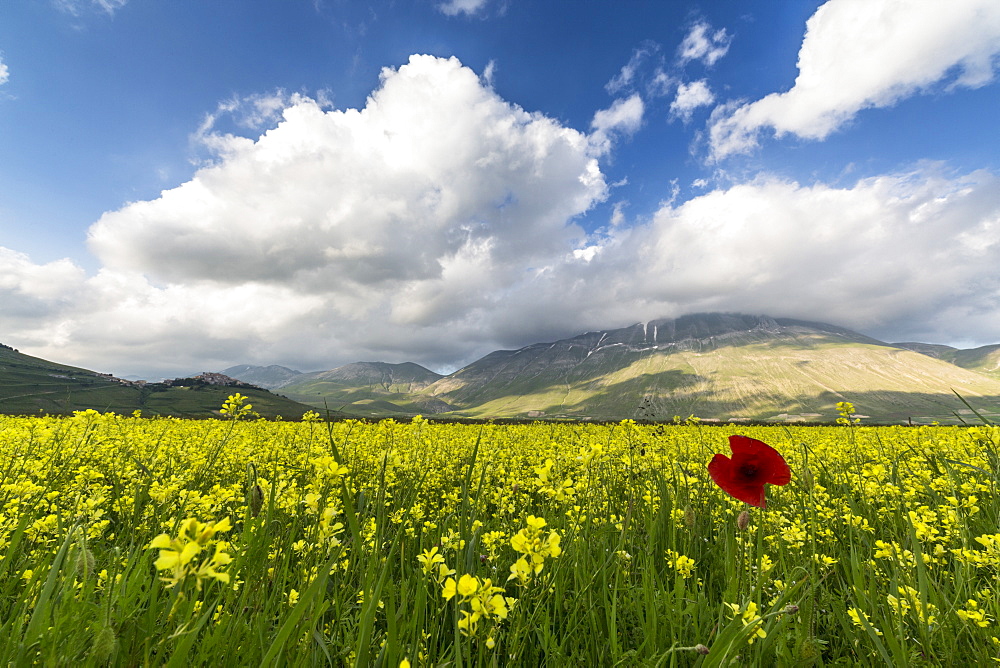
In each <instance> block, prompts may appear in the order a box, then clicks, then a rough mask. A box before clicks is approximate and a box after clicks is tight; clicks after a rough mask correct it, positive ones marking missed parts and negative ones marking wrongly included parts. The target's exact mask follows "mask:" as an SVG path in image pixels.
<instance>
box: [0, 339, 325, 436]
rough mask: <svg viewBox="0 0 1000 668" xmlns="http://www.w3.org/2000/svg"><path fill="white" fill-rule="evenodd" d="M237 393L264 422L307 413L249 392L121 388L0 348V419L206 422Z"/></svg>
mask: <svg viewBox="0 0 1000 668" xmlns="http://www.w3.org/2000/svg"><path fill="white" fill-rule="evenodd" d="M237 391H238V392H240V393H241V394H243V395H244V396H247V397H249V399H250V403H252V404H253V408H254V410H255V411H256V412H258V413H259V414H260V415H263V416H264V417H275V416H277V415H281V416H284V417H287V418H298V417H301V416H302V414H303V413H304V412H305V411H307V410H309V408H310V407H309V406H304V405H302V404H300V403H298V402H295V401H293V400H291V399H287V398H284V397H280V396H277V395H274V394H271V393H270V392H267V391H265V390H257V389H253V388H245V387H241V388H233V387H225V386H218V385H204V386H199V385H191V386H186V387H165V386H161V385H159V384H147V385H146V386H145V387H140V386H137V385H135V384H124V383H122V382H120V381H119V380H117V379H115V378H112V377H110V376H106V375H102V374H99V373H95V372H93V371H88V370H86V369H79V368H77V367H71V366H66V365H63V364H57V363H55V362H49V361H48V360H43V359H40V358H37V357H31V356H30V355H24V354H22V353H19V352H16V351H14V350H12V349H11V348H8V347H6V346H3V347H0V413H5V414H12V415H37V414H39V413H40V412H41V413H50V414H69V413H72V412H73V411H78V410H87V409H91V408H92V409H94V410H97V411H101V412H102V413H103V412H109V411H110V412H114V413H119V414H130V413H132V412H133V411H135V410H141V411H142V413H143V415H175V416H178V417H210V416H212V415H215V414H217V411H218V409H219V407H220V406H222V403H223V402H224V401H225V400H226V397H228V396H229V395H230V394H233V393H234V392H237Z"/></svg>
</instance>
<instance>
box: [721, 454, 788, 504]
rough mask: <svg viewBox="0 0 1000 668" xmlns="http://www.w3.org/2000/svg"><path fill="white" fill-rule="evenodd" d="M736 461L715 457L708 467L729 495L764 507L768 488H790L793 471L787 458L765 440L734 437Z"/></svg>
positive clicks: (722, 456) (734, 456) (734, 457)
mask: <svg viewBox="0 0 1000 668" xmlns="http://www.w3.org/2000/svg"><path fill="white" fill-rule="evenodd" d="M729 449H730V450H732V451H733V458H732V459H730V458H729V457H726V456H725V455H715V457H713V458H712V461H711V462H709V464H708V474H709V475H710V476H712V480H714V481H715V484H716V485H718V486H719V487H721V488H722V491H724V492H725V493H726V494H728V495H730V496H733V497H736V498H737V499H739V500H740V501H745V502H746V503H749V504H750V505H752V506H757V507H758V508H763V507H764V506H765V502H764V485H766V484H768V483H770V484H772V485H786V484H788V481H789V480H791V479H792V472H791V470H790V469H789V468H788V464H787V463H785V458H784V457H782V456H781V454H780V453H779V452H778V451H777V450H775V449H774V448H772V447H771V446H770V445H768V444H767V443H765V442H764V441H758V440H757V439H755V438H749V437H747V436H730V437H729Z"/></svg>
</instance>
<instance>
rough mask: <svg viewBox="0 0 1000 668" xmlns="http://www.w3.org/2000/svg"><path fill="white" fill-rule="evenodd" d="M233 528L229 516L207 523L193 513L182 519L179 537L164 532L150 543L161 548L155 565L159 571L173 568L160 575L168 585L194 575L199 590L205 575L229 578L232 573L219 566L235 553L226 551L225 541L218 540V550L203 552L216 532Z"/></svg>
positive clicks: (174, 584) (213, 540) (221, 578)
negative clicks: (209, 553) (208, 554)
mask: <svg viewBox="0 0 1000 668" xmlns="http://www.w3.org/2000/svg"><path fill="white" fill-rule="evenodd" d="M232 528H233V527H232V525H231V524H230V523H229V518H228V517H227V518H225V519H224V520H222V521H220V522H209V523H207V524H205V523H202V522H199V521H198V520H197V519H195V518H193V517H191V518H188V519H186V520H184V521H183V522H181V525H180V530H179V531H178V534H177V537H176V538H171V537H170V535H169V534H165V533H162V534H160V535H159V536H157V537H156V538H154V539H153V540H152V542H150V544H149V546H148V547H149V548H150V549H159V550H160V555H159V558H157V560H156V562H155V563H154V564H153V565H154V566H155V567H156V570H158V571H170V574H169V575H167V576H164V577H163V578H161V579H162V580H163V581H164V582H166V583H167V586H168V587H173V586H176V585H177V584H180V583H181V582H183V581H184V580H185V579H186V578H187V577H189V576H193V577H194V578H195V582H196V586H197V588H198V589H199V590H200V589H201V587H202V581H203V580H206V579H214V580H218V581H219V582H229V574H228V573H225V572H223V571H220V570H219V569H220V568H221V567H223V566H226V565H227V564H229V563H230V562H232V557H230V556H229V555H228V554H227V553H226V552H224V551H223V547H224V545H223V544H221V543H219V544H216V548H215V550H214V551H213V553H212V554H211V556H208V557H207V558H206V557H205V556H204V555H202V552H203V551H204V550H205V548H207V547H208V546H209V545H211V544H212V543H215V542H216V541H215V535H216V534H217V533H224V532H226V531H229V530H230V529H232Z"/></svg>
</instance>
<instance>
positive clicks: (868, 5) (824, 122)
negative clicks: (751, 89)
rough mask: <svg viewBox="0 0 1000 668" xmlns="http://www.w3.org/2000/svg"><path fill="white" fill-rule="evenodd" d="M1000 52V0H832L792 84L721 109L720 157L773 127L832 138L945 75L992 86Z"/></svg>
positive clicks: (808, 38)
mask: <svg viewBox="0 0 1000 668" xmlns="http://www.w3.org/2000/svg"><path fill="white" fill-rule="evenodd" d="M998 54H1000V3H998V2H996V0H954V1H952V2H947V3H942V2H938V1H937V0H914V1H912V2H898V1H897V0H829V2H827V3H826V4H824V5H823V6H821V7H820V8H819V9H818V10H816V13H815V14H813V16H812V17H811V18H810V19H809V21H808V22H807V23H806V34H805V37H804V39H803V41H802V47H801V48H800V50H799V59H798V69H799V74H798V77H796V79H795V85H794V86H793V87H792V88H791V89H790V90H788V91H786V92H783V93H772V94H770V95H768V96H766V97H764V98H762V99H760V100H757V101H756V102H752V103H739V102H738V103H730V104H728V105H723V106H722V107H720V108H718V109H717V110H716V112H715V113H713V118H712V120H711V122H710V133H709V134H710V143H711V151H712V157H713V158H714V159H716V160H717V159H720V158H723V157H725V156H727V155H730V154H733V153H740V152H745V151H749V150H751V149H753V148H754V147H755V146H756V145H757V142H758V138H759V134H760V132H761V130H762V129H764V128H772V129H773V130H774V132H775V134H776V135H777V136H779V137H780V136H783V135H785V134H789V133H790V134H794V135H797V136H799V137H802V138H805V139H824V138H825V137H827V136H828V135H829V134H830V133H831V132H833V131H835V130H836V129H837V128H839V127H840V126H842V125H843V124H844V123H845V122H847V121H849V120H850V119H851V118H853V117H854V116H855V114H857V113H858V112H859V111H860V110H862V109H867V108H873V107H887V106H891V105H893V104H895V103H896V102H897V101H899V100H900V99H902V98H905V97H908V96H911V95H914V94H916V93H918V92H921V91H926V90H929V89H930V88H931V87H932V86H933V85H934V84H937V83H939V82H943V81H947V82H950V83H949V87H956V86H962V87H971V88H974V87H977V86H982V85H984V84H986V83H988V82H989V81H991V80H992V79H993V76H994V69H995V66H996V62H997V55H998Z"/></svg>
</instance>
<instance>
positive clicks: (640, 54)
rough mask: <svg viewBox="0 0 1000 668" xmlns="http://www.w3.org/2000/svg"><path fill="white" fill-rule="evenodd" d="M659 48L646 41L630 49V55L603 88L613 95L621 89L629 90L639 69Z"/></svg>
mask: <svg viewBox="0 0 1000 668" xmlns="http://www.w3.org/2000/svg"><path fill="white" fill-rule="evenodd" d="M658 50H659V47H658V46H657V45H656V44H655V43H653V42H646V43H644V44H643V45H642V46H641V47H639V48H637V49H635V50H634V51H632V57H631V58H629V61H628V62H627V63H625V64H624V65H622V68H621V70H619V71H618V74H616V75H615V76H613V77H612V78H611V80H610V81H608V83H606V84H604V89H605V90H606V91H608V92H609V93H611V94H612V95H615V94H617V93H620V92H622V91H626V90H631V89H632V88H633V87H634V85H635V81H636V79H637V78H638V76H639V71H640V70H641V69H642V68H643V65H644V64H645V63H646V61H647V60H649V58H650V57H651V56H652V55H653V54H655V53H656V52H657V51H658Z"/></svg>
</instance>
